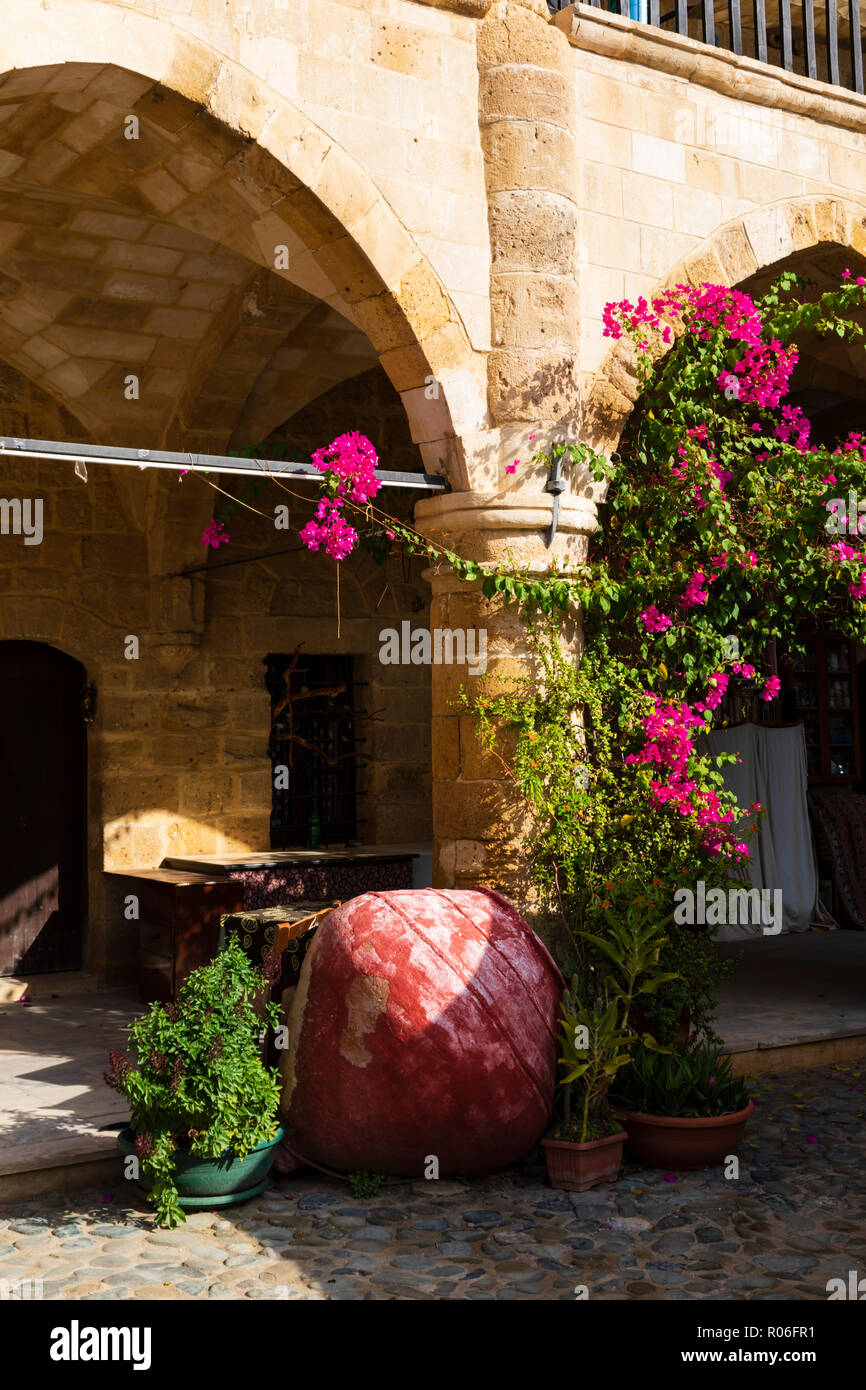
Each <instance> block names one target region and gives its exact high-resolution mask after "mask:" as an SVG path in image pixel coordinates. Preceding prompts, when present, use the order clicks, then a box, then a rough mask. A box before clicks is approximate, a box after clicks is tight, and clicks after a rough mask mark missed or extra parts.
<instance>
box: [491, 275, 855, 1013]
mask: <svg viewBox="0 0 866 1390" xmlns="http://www.w3.org/2000/svg"><path fill="white" fill-rule="evenodd" d="M805 290H806V287H805V286H804V285H803V284H802V283H801V282H799V281H798V280H797V278H796V277H795V276H793V275H789V274H786V275H783V276H782V277H780V279H779V280H778V281H777V282H776V283H775V284H774V285H773V287H772V288H771V289H770V291H769V292H768V293H767V294H766V295H764V296H762V297H761V298H759V299H752V298H751V297H750V296H749V295H747V294H744V293H742V292H741V291H737V290H729V289H727V288H725V287H722V286H718V285H708V284H704V285H701V286H698V287H693V286H678V287H676V288H675V289H673V290H671V291H669V292H666V293H665V294H663V295H660V296H658V297H657V298H656V299H654V300H653V301H652V302H651V303H649V302H647V301H645V300H640V301H638V303H637V304H630V303H627V302H624V303H620V304H609V305H608V306H607V307H606V310H605V331H606V333H607V335H608V336H610V337H612V338H621V337H624V336H625V337H627V338H630V339H631V341H632V343H633V345H634V352H635V358H636V363H637V372H638V380H639V384H640V386H641V388H642V394H641V398H640V401H639V403H638V405H637V407H636V409H635V411H634V412H633V414H632V416H631V418H630V420H629V422H628V425H627V427H626V430H625V432H624V434H623V438H622V441H621V444H620V447H619V450H618V451H617V453H615V454H614V455H613V457H612V458H611V459H609V460H608V459H604V458H601V457H600V456H598V455H595V454H594V453H593V452H592V450H590V449H589V448H588V447H586V446H584V445H577V446H562V445H560V446H557V448H556V449H555V450H554V451H551V452H544V451H541V452H539V453H538V454H537V455H536V456H535V462H542V463H545V464H550V463H551V462H552V461H553V460H554V459H555V458H556V456H557V454H558V455H559V456H560V457H562V458H563V461H564V462H566V463H568V462H571V463H573V464H577V465H581V466H584V467H585V466H589V468H590V469H591V471H592V473H593V475H594V477H595V479H596V481H598V482H602V481H604V482H606V484H607V491H606V502H605V505H603V506H602V508H601V513H602V519H601V523H600V526H599V530H598V532H597V534H596V536H595V537H594V538H593V541H592V544H591V547H590V552H589V556H588V559H587V561H586V563H585V564H584V565H582V566H581V567H579V570H578V571H577V573H576V574H572V575H559V576H555V577H554V578H553V579H550V580H538V579H530V578H528V577H523V578H520V577H517V578H516V579H515V593H516V596H517V597H518V598H519V599H522V600H523V601H524V603H526V604H528V605H530V607H532V606H533V605H534V611H535V614H536V616H535V618H534V619H530V632H531V640H532V642H533V645H534V647H535V652H536V657H537V661H538V671H537V673H536V675H535V676H534V677H533V678H532V680H530V681H527V682H526V683H525V684H524V687H523V688H522V689H520V688H519V689H517V690H516V691H511V692H509V694H507V695H500V696H494V697H489V696H484V697H482V698H480V699H478V698H476V699H475V700H474V701H472V707H473V708H474V709H475V710H476V712H477V714H478V716H479V720H480V728H481V734H482V738H484V739H485V741H486V742H487V743H488V744H490V745H492V746H496V744H497V740H498V739H500V738H501V732H502V729H503V726H504V725H509V726H510V728H511V739H510V741H509V745H508V746H509V750H510V752H509V756H508V758H507V759H506V763H507V766H508V767H509V770H510V771H511V773H512V775H513V776H514V778H515V780H516V782H517V784H518V786H519V787H520V789H521V790H522V791H523V793H524V795H525V796H526V799H527V801H528V803H529V805H530V806H531V807H532V809H533V812H534V814H535V818H536V823H537V833H536V835H535V836H534V837H533V853H534V866H533V869H534V877H535V879H536V882H537V883H538V884H539V885H540V886H541V888H542V890H543V892H544V895H545V897H546V898H547V900H548V901H549V903H550V905H551V906H552V907H553V908H554V909H557V910H558V912H559V915H560V917H561V919H562V920H563V921H564V922H565V923H566V924H567V925H568V926H570V927H572V928H573V926H574V924H575V923H577V924H578V926H587V925H588V926H590V927H592V926H593V925H594V919H597V918H598V917H599V916H600V915H602V914H603V913H604V912H605V910H607V908H608V907H609V902H610V900H611V899H612V898H613V897H614V896H615V885H616V883H622V882H625V883H628V884H629V885H630V887H629V891H631V892H634V891H641V892H642V893H643V894H644V895H645V898H646V902H647V905H648V906H647V910H648V912H651V911H655V912H658V913H664V914H667V915H668V917H669V914H670V902H671V895H672V888H673V886H675V885H676V883H677V881H679V882H680V883H682V882H683V881H684V880H691V881H692V882H694V881H695V879H698V878H703V879H704V880H705V881H707V883H711V882H720V881H721V880H722V879H724V877H725V875H726V874H727V873H728V872H729V871H732V870H733V871H736V869H737V866H738V865H742V864H743V862H744V861H745V860H746V858H747V856H748V843H747V841H748V840H749V839H750V838H751V835H752V834H754V833H756V832H757V831H758V825H759V818H760V812H761V808H760V807H758V806H755V807H739V806H737V805H736V803H735V800H734V798H733V797H732V796H731V795H730V794H729V793H726V792H725V791H724V790H723V787H722V774H721V767H722V766H723V762H724V760H723V759H712V758H710V757H709V756H708V755H707V754H706V745H703V749H704V751H703V752H702V751H701V748H702V743H701V739H702V735H704V734H705V733H706V732H707V731H708V729H709V728H710V727H711V726H712V724H713V721H714V718H715V717H716V714H717V711H718V709H719V706H720V705H721V703H722V701H723V699H724V697H725V695H726V694H727V693H738V694H740V695H742V696H744V697H745V698H751V699H752V700H753V701H765V702H768V703H769V702H771V701H773V700H775V699H776V698H777V696H778V693H779V686H780V682H779V677H778V675H777V673H776V672H775V670H773V669H772V667H771V665H770V654H771V648H770V647H769V646H768V644H769V643H770V642H771V641H775V642H777V643H779V644H780V646H784V647H785V648H786V649H787V651H788V652H790V653H792V654H796V653H797V652H798V651H799V650H800V639H799V631H800V629H801V627H802V625H803V624H804V622H807V623H808V624H809V625H811V626H814V625H819V626H821V627H824V628H827V629H832V630H836V631H839V632H843V633H845V634H847V635H848V636H850V637H851V638H854V639H859V640H861V641H862V640H866V604H864V601H863V600H864V594H866V559H864V554H863V548H862V541H861V540H860V537H859V534H858V533H857V519H856V515H854V516H853V526H852V520H851V517H850V516H849V504H848V501H847V498H848V493H849V491H851V490H853V491H854V492H855V493H858V494H862V493H863V492H864V490H866V462H864V459H866V447H864V444H866V441H864V440H863V439H861V438H860V437H859V436H849V437H848V438H847V439H845V440H842V441H840V442H839V444H838V445H837V446H835V447H834V448H832V449H828V448H824V447H818V446H815V445H813V444H811V443H810V439H809V435H810V426H809V421H808V420H807V419H806V417H805V415H804V414H803V412H802V411H801V410H800V409H799V408H798V407H797V406H796V405H795V404H792V403H790V402H789V401H788V400H786V397H787V395H788V392H789V389H790V384H791V378H792V374H793V371H794V369H795V366H796V362H797V357H798V349H797V339H798V337H799V336H800V335H802V334H804V333H820V334H824V335H832V336H833V337H834V338H839V339H842V340H844V341H846V342H850V343H855V344H856V343H857V341H858V339H860V338H861V336H862V329H861V328H860V327H859V325H858V324H857V323H856V322H855V321H854V320H853V318H852V317H851V315H852V311H854V310H855V309H857V308H860V307H862V306H863V305H864V303H866V288H864V282H863V281H862V279H861V280H853V279H852V278H851V277H849V276H846V277H845V280H844V281H843V283H842V285H841V286H840V288H839V289H838V290H836V291H833V292H829V293H826V294H824V295H822V296H821V297H820V298H817V299H814V298H813V299H810V298H809V297H808V293H804V291H805ZM840 499H846V500H845V501H844V502H843V501H840ZM864 524H866V518H864ZM849 527H851V528H852V531H853V534H852V533H851V531H849V529H848V528H849ZM486 588H487V591H488V593H491V594H492V593H493V592H495V591H496V590H499V591H501V588H502V583H501V576H494V577H490V578H489V579H488V580H487V581H486ZM575 601H577V602H579V603H580V604H581V605H582V609H583V613H584V633H585V641H586V650H585V653H584V656H583V658H582V661H581V664H580V667H579V668H578V669H577V670H575V669H574V667H573V665H572V663H571V662H570V661H569V660H567V659H566V658H565V657H563V656H562V655H561V653H560V650H559V644H558V628H559V620H558V618H557V616H556V614H557V609H559V608H563V607H565V606H566V605H569V604H572V603H574V602H575ZM544 615H548V616H547V617H545V616H544ZM753 812H754V814H752V813H753ZM636 884H637V885H639V888H638V889H637V890H636V889H635V885H636ZM640 885H642V887H640ZM663 964H664V966H665V968H666V969H668V970H671V971H677V972H678V974H679V976H680V980H681V981H682V983H681V984H680V985H678V986H674V987H673V988H670V987H669V988H668V990H667V995H668V996H669V997H667V998H664V997H662V998H660V1001H659V1002H660V1007H662V1008H663V1009H664V1010H666V1018H665V1023H666V1026H667V1031H668V1033H672V1032H673V1029H674V1027H675V1024H676V1021H677V1014H678V1012H679V1010H680V1008H681V1007H683V1008H685V1009H688V1010H689V1011H690V1012H691V1013H692V1017H693V1019H694V1018H695V1016H696V1015H697V1017H698V1021H699V1024H700V1027H701V1028H702V1029H703V1031H705V1032H707V1033H710V1032H711V1029H710V1026H709V1020H710V1018H711V1014H712V997H711V996H712V986H713V985H714V983H717V982H718V978H719V975H720V970H719V966H718V963H717V962H716V960H715V957H714V956H713V953H712V950H711V945H710V942H709V939H708V936H707V934H706V933H702V932H693V931H691V930H690V929H681V930H679V931H678V930H676V929H675V928H674V927H673V926H671V928H670V945H669V949H668V950H667V952H666V953H665V960H664V962H663ZM662 994H663V995H664V992H662Z"/></svg>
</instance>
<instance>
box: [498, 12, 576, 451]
mask: <svg viewBox="0 0 866 1390" xmlns="http://www.w3.org/2000/svg"><path fill="white" fill-rule="evenodd" d="M478 79H479V123H480V127H481V146H482V150H483V152H484V170H485V182H486V185H487V202H488V222H489V227H490V254H491V274H490V298H491V326H492V351H491V353H490V357H489V359H488V376H487V389H488V402H489V408H490V412H491V415H492V417H493V420H494V421H495V422H496V424H498V425H503V424H513V423H515V422H517V421H523V420H539V419H543V420H546V421H564V420H571V421H573V422H575V423H576V417H577V403H578V401H577V392H578V362H577V347H578V342H579V332H578V329H579V324H578V317H579V304H578V289H579V285H578V264H579V248H578V160H577V146H576V122H577V115H576V94H575V56H574V53H573V51H572V49H571V47H570V45H569V43H568V40H567V38H566V36H565V34H563V33H562V31H561V30H560V29H558V28H557V27H556V26H555V25H552V24H551V23H550V12H549V10H548V8H547V3H546V0H497V3H495V4H494V5H493V6H492V8H491V9H490V11H489V12H488V14H487V16H486V18H485V19H484V20H483V22H482V23H481V25H480V27H479V33H478Z"/></svg>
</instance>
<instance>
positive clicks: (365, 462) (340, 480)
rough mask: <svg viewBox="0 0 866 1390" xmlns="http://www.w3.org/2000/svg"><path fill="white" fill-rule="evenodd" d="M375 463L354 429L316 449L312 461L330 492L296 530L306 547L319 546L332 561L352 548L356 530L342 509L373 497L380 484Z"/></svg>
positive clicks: (371, 451)
mask: <svg viewBox="0 0 866 1390" xmlns="http://www.w3.org/2000/svg"><path fill="white" fill-rule="evenodd" d="M378 462H379V459H378V455H377V453H376V450H375V449H374V448H373V445H372V444H371V443H370V440H369V439H368V438H367V437H366V435H363V434H359V432H358V431H357V430H352V431H351V432H350V433H349V434H341V435H338V436H337V438H336V439H334V440H332V441H331V443H330V444H329V445H328V446H327V448H323V449H316V451H315V453H314V454H313V455H312V463H313V466H314V467H315V468H317V469H318V470H319V472H320V473H324V475H325V478H326V480H327V482H328V485H329V492H328V495H327V496H325V497H322V498H320V499H319V504H318V506H317V508H316V515H315V518H314V520H312V521H308V522H307V524H306V526H304V527H302V529H301V531H300V533H299V534H300V538H301V542H302V544H303V545H305V546H306V547H307V549H308V550H318V549H319V547H320V546H321V547H323V548H324V551H325V554H326V555H328V556H329V557H330V558H331V559H332V560H344V559H345V558H346V556H347V555H349V554H350V553H351V552H352V550H354V548H355V545H356V544H357V541H358V533H357V531H356V530H355V528H354V527H353V526H350V525H349V523H348V522H347V521H346V519H345V517H344V516H343V508H344V507H345V505H346V503H347V502H355V503H359V504H363V503H366V502H369V501H371V499H372V498H374V497H375V496H376V493H377V492H378V491H379V488H380V487H381V486H382V484H381V482H380V480H379V479H378V478H377V477H376V464H377V463H378Z"/></svg>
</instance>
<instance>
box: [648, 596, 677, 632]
mask: <svg viewBox="0 0 866 1390" xmlns="http://www.w3.org/2000/svg"><path fill="white" fill-rule="evenodd" d="M640 620H641V622H642V623H643V625H644V631H646V632H664V630H665V628H668V627H670V626H671V619H670V618H668V617H667V616H666V615H665V614H664V613H660V612H659V610H658V609H657V608H656V606H655V604H654V603H651V604H650V606H649V608H646V609H644V611H643V613H641V614H640Z"/></svg>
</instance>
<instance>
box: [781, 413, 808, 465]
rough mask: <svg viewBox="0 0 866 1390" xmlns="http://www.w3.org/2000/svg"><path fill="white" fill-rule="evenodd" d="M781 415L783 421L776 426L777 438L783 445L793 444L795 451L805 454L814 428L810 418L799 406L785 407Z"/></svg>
mask: <svg viewBox="0 0 866 1390" xmlns="http://www.w3.org/2000/svg"><path fill="white" fill-rule="evenodd" d="M780 413H781V416H782V421H781V424H778V425H777V426H776V430H775V433H776V438H777V439H780V440H781V441H782V443H783V444H793V446H794V448H795V449H799V451H800V453H801V454H805V453H806V452H807V450H808V445H809V431H810V430H811V428H812V424H811V421H810V420H809V418H808V416H806V415H804V414H803V412H802V410H801V409H800V407H799V406H798V405H783V406H782V409H781V412H780Z"/></svg>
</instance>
